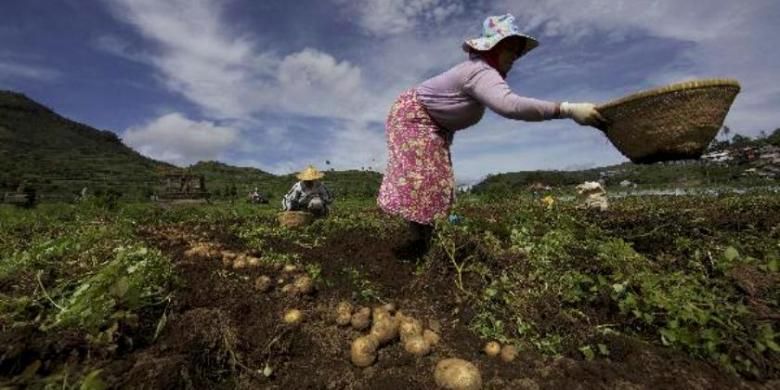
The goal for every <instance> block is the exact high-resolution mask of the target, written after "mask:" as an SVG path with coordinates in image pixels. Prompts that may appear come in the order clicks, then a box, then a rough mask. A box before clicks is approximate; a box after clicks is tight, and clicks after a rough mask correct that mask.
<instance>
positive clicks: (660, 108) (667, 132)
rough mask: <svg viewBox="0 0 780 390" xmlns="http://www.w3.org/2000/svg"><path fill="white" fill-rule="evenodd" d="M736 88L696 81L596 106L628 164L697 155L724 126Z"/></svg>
mask: <svg viewBox="0 0 780 390" xmlns="http://www.w3.org/2000/svg"><path fill="white" fill-rule="evenodd" d="M739 90H740V86H739V83H738V82H737V81H736V80H723V79H712V80H696V81H689V82H685V83H678V84H671V85H668V86H665V87H661V88H656V89H651V90H647V91H642V92H639V93H635V94H632V95H628V96H626V97H623V98H620V99H617V100H614V101H612V102H609V103H606V104H603V105H601V106H599V107H597V108H596V109H597V110H598V111H599V112H600V113H601V114H602V115H603V116H604V117H605V118H606V119H607V120H609V122H610V123H609V125H608V126H607V127H606V128H604V129H603V130H604V132H605V133H606V135H607V137H608V138H609V140H610V141H611V142H612V144H613V145H615V147H616V148H617V149H618V150H619V151H620V152H621V153H623V155H625V156H626V157H628V158H629V159H630V160H631V161H632V162H634V163H638V164H649V163H654V162H658V161H670V160H684V159H696V158H699V157H701V155H702V153H704V150H705V149H706V148H707V146H708V145H709V144H710V142H712V140H713V139H714V138H715V136H716V135H717V134H718V130H720V128H721V126H722V125H723V120H724V119H725V118H726V114H727V113H728V112H729V108H730V107H731V104H732V103H733V102H734V98H735V97H736V96H737V94H738V93H739Z"/></svg>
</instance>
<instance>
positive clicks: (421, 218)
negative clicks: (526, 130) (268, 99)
mask: <svg viewBox="0 0 780 390" xmlns="http://www.w3.org/2000/svg"><path fill="white" fill-rule="evenodd" d="M538 45H539V43H538V42H537V40H536V39H534V38H533V37H531V36H528V35H526V34H523V33H521V32H520V30H519V28H518V27H517V26H516V25H515V18H514V16H512V15H511V14H506V15H500V16H491V17H488V18H487V19H485V21H484V23H483V29H482V36H480V37H478V38H474V39H468V40H466V41H465V42H464V43H463V45H462V48H463V50H464V51H465V52H466V53H468V57H469V58H468V59H467V60H465V61H463V62H461V63H459V64H457V65H455V66H454V67H452V68H450V69H449V70H447V71H445V72H444V73H441V74H439V75H437V76H434V77H432V78H430V79H428V80H426V81H424V82H423V83H422V84H419V85H417V86H416V87H413V88H411V89H409V90H407V91H406V92H404V93H402V94H401V96H400V97H398V99H397V100H396V101H395V103H394V104H393V106H392V107H391V108H390V113H389V115H388V118H387V122H386V133H387V146H388V151H389V153H388V161H387V169H386V171H385V175H384V178H383V180H382V185H381V187H380V190H379V196H378V199H377V203H378V204H379V207H380V208H382V210H384V211H385V212H386V213H389V214H392V215H398V216H401V217H403V218H404V219H406V220H407V221H408V222H409V226H410V230H411V232H412V236H413V240H412V241H411V242H410V243H407V245H406V248H407V249H411V250H412V251H413V253H414V251H416V252H417V253H418V255H419V254H422V253H424V252H425V251H427V249H428V245H429V242H430V238H431V234H432V231H433V223H434V220H435V219H436V218H438V217H444V216H446V215H447V214H448V213H449V210H450V208H451V206H452V204H453V202H454V191H453V189H454V184H455V180H454V175H453V171H452V161H451V160H450V145H451V144H452V140H453V137H454V135H455V132H456V131H458V130H462V129H465V128H467V127H469V126H472V125H474V124H476V123H477V122H479V120H480V119H481V118H482V116H483V114H484V113H485V107H488V108H490V109H491V110H492V111H494V112H496V113H498V114H499V115H501V116H504V117H506V118H510V119H517V120H523V121H543V120H550V119H558V118H569V119H573V120H574V121H575V122H577V123H579V124H581V125H591V126H597V127H601V126H603V125H604V122H605V121H604V118H603V117H602V116H601V114H599V112H598V111H596V108H595V105H593V104H591V103H569V102H563V103H558V102H552V101H544V100H538V99H533V98H529V97H523V96H519V95H516V94H515V93H513V92H512V91H511V89H510V88H509V85H508V84H507V82H506V81H505V78H506V75H507V73H509V71H510V70H511V69H512V65H513V64H514V62H515V61H516V60H517V59H518V58H520V57H522V56H523V55H525V54H526V53H528V52H529V51H531V50H532V49H534V48H535V47H536V46H538ZM406 253H409V252H406Z"/></svg>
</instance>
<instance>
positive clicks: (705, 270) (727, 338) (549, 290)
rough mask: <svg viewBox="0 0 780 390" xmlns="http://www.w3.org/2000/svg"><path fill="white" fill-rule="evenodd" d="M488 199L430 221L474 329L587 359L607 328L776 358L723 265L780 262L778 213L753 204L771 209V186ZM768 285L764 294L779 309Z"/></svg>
mask: <svg viewBox="0 0 780 390" xmlns="http://www.w3.org/2000/svg"><path fill="white" fill-rule="evenodd" d="M759 204H760V205H761V206H759ZM489 205H490V206H487V207H485V206H483V207H481V208H480V207H475V208H473V209H469V208H466V209H461V210H459V213H462V214H463V215H465V218H466V220H467V222H466V223H465V224H461V225H457V226H454V225H447V224H440V225H437V242H436V245H437V248H439V252H438V253H439V255H438V257H436V259H433V261H441V262H442V263H446V264H450V269H452V270H453V272H452V275H453V276H452V277H453V280H454V282H455V286H456V287H458V288H459V289H460V290H463V291H465V292H466V293H467V296H468V297H469V299H470V302H471V304H472V305H474V306H475V307H476V311H477V314H476V316H475V317H474V318H473V319H472V321H471V324H470V325H471V328H472V329H473V330H474V331H475V332H476V333H477V334H479V335H480V336H482V337H484V338H488V339H497V340H516V341H519V342H520V343H521V344H522V343H525V344H528V345H533V346H534V347H535V348H536V349H537V350H539V351H541V352H545V353H551V354H557V353H561V352H563V351H566V350H572V349H578V350H579V352H580V353H581V354H582V355H583V356H584V357H585V358H587V359H594V358H598V357H599V356H608V354H609V348H608V347H607V345H605V344H603V343H594V342H593V340H596V339H598V337H600V335H602V334H603V332H604V331H605V330H609V331H611V332H619V333H624V334H629V335H633V336H636V337H640V338H645V339H647V340H650V341H654V342H658V343H659V344H662V345H667V346H670V347H673V348H678V349H680V350H683V351H686V352H687V353H689V354H691V355H692V356H696V357H699V358H705V359H709V360H711V361H716V362H719V363H720V364H722V365H723V366H724V367H726V368H727V369H729V370H734V371H737V372H740V373H742V374H745V375H751V376H757V377H760V376H762V375H765V374H766V373H767V367H768V365H769V366H771V364H772V363H771V362H773V361H776V360H774V359H776V355H773V354H776V349H777V346H778V342H777V332H778V327H777V325H776V324H773V323H771V322H767V321H766V320H757V319H756V314H755V313H754V312H753V311H752V308H751V307H750V306H748V305H747V304H746V296H745V292H744V291H743V290H742V288H741V287H740V286H739V285H737V284H736V283H735V282H734V279H733V277H732V276H730V275H732V273H733V271H734V270H735V269H737V268H739V267H751V269H756V270H758V269H760V270H762V271H764V272H775V273H776V272H777V260H776V259H777V258H778V256H777V251H778V248H779V247H778V246H777V245H776V242H777V241H776V240H777V239H778V236H777V234H778V232H777V230H776V227H775V228H774V230H772V232H773V233H769V228H771V227H773V226H776V223H778V222H780V220H777V218H775V217H759V214H758V213H759V211H758V210H763V211H761V213H765V212H766V213H769V214H761V215H766V216H768V215H773V213H774V211H772V210H777V209H778V207H780V202H778V199H777V198H776V197H771V196H768V197H765V196H762V195H756V196H751V197H748V196H742V197H739V198H736V197H722V198H711V199H708V200H707V201H706V202H705V203H702V199H700V198H676V199H675V198H666V199H664V198H657V199H637V200H632V199H627V200H625V201H624V202H615V203H613V204H612V208H613V210H614V209H617V211H611V212H610V213H609V214H598V215H597V214H591V213H586V212H584V211H577V210H574V209H573V208H572V206H573V205H571V204H565V203H561V204H558V205H556V207H555V208H553V209H547V208H544V207H541V205H540V204H539V202H538V201H536V199H534V198H531V197H528V198H526V197H516V196H515V197H511V198H509V199H505V200H504V201H503V202H501V201H499V200H493V201H492V202H491V203H489ZM470 212H473V213H475V216H474V217H470V216H469V213H470ZM613 216H614V217H613ZM623 219H625V225H623V223H624V221H623ZM491 220H495V221H497V222H490V221H491ZM498 221H503V222H498ZM743 221H744V222H743ZM773 221H774V222H773ZM743 223H744V224H743ZM731 224H736V226H734V228H735V229H736V230H734V231H730V230H729V229H730V226H732V225H731ZM717 226H723V227H722V228H717ZM762 226H763V227H762ZM506 232H508V233H506ZM702 232H707V233H706V234H703V233H702ZM729 244H730V245H729ZM638 248H641V250H639V249H638ZM743 251H749V252H750V254H751V255H750V256H746V255H744V254H743ZM715 253H718V254H717V255H715ZM498 259H504V260H501V261H499V260H498ZM469 274H471V275H473V276H478V277H479V279H480V280H482V282H481V283H479V284H478V286H479V290H477V291H475V290H474V286H475V285H474V283H473V282H472V283H467V282H465V280H474V277H473V276H471V277H469ZM779 278H780V277H779ZM772 291H774V289H769V290H767V293H766V294H769V295H767V296H765V297H764V299H765V300H764V301H762V302H765V304H768V305H770V307H771V308H772V309H771V310H775V312H776V310H778V300H777V298H778V294H776V293H773V292H772ZM773 356H775V357H773Z"/></svg>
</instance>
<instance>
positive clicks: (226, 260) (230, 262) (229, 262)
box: [222, 257, 233, 267]
mask: <svg viewBox="0 0 780 390" xmlns="http://www.w3.org/2000/svg"><path fill="white" fill-rule="evenodd" d="M222 265H224V266H225V267H232V266H233V259H231V258H229V257H223V258H222Z"/></svg>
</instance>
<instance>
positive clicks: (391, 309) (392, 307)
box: [382, 303, 396, 314]
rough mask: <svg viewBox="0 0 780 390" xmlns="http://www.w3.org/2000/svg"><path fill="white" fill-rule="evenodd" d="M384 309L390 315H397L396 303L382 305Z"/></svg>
mask: <svg viewBox="0 0 780 390" xmlns="http://www.w3.org/2000/svg"><path fill="white" fill-rule="evenodd" d="M382 308H383V309H385V310H387V312H388V313H390V314H393V313H395V309H396V308H395V304H394V303H385V304H384V305H382Z"/></svg>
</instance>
